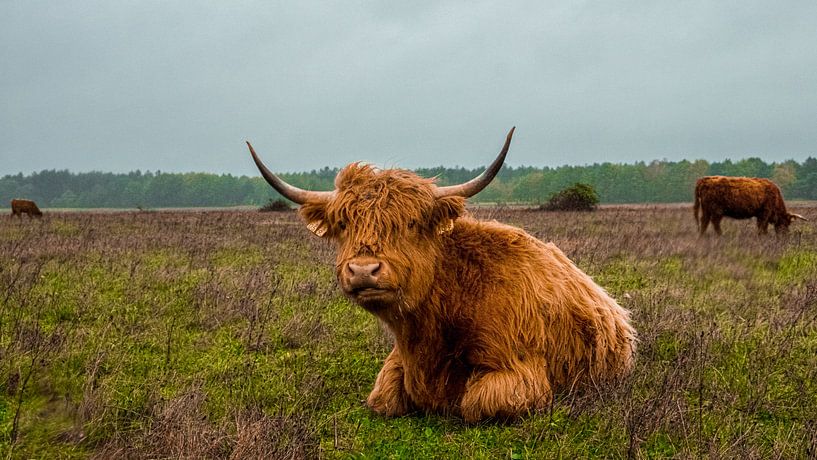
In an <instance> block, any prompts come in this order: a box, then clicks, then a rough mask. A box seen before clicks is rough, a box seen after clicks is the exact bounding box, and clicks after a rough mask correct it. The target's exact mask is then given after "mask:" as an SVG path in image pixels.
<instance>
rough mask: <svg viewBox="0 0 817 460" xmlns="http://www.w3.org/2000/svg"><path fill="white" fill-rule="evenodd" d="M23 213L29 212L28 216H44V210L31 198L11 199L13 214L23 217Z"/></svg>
mask: <svg viewBox="0 0 817 460" xmlns="http://www.w3.org/2000/svg"><path fill="white" fill-rule="evenodd" d="M23 214H28V217H32V216H33V217H42V216H43V212H42V211H40V208H38V207H37V204H36V203H35V202H33V201H31V200H20V199H14V200H11V216H12V217H14V216H17V217H19V218H20V219H22V218H23Z"/></svg>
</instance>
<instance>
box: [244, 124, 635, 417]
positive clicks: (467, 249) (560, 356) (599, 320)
mask: <svg viewBox="0 0 817 460" xmlns="http://www.w3.org/2000/svg"><path fill="white" fill-rule="evenodd" d="M512 135H513V130H511V132H510V133H508V137H507V140H506V142H505V146H504V148H503V149H502V151H501V153H500V154H499V156H498V158H497V159H496V160H495V161H494V163H493V164H491V166H490V167H488V169H487V170H486V171H485V172H483V173H482V174H481V175H480V176H479V177H477V178H475V179H472V180H471V181H469V182H466V183H464V184H460V185H452V186H445V187H443V186H436V185H435V184H434V181H433V179H423V178H420V177H418V176H417V175H416V174H414V173H412V172H410V171H406V170H402V169H387V170H379V169H376V168H374V167H372V166H369V165H364V164H361V163H352V164H350V165H348V166H346V167H345V168H344V169H343V170H341V171H340V172H339V173H338V175H337V177H336V179H335V190H334V191H327V192H315V191H306V190H302V189H299V188H296V187H294V186H291V185H289V184H287V183H285V182H284V181H283V180H281V179H280V178H279V177H277V176H276V175H275V174H273V173H272V172H270V171H269V170H268V169H267V168H266V167H265V166H264V165H263V164H262V163H261V160H259V158H258V156H257V155H256V153H255V151H254V150H253V148H252V146H250V145H249V143H247V145H248V146H249V147H250V152H251V154H252V157H253V159H254V160H255V163H256V165H257V166H258V168H259V169H260V171H261V174H262V175H263V176H264V178H265V179H266V180H267V182H269V183H270V185H272V186H273V187H274V188H275V189H276V190H277V191H278V192H280V193H281V194H282V195H283V196H285V197H287V198H289V199H290V200H292V201H294V202H296V203H299V204H301V205H302V206H301V208H300V215H301V217H302V218H303V219H304V220H305V221H306V225H307V227H308V228H309V229H310V230H311V231H312V232H314V233H315V234H316V235H318V236H321V237H323V238H328V239H330V240H333V241H334V242H336V243H337V244H338V246H339V251H338V254H337V261H336V265H335V270H336V274H337V279H338V282H339V284H340V287H341V289H342V290H343V292H344V294H345V295H346V296H348V297H349V298H350V299H351V300H353V301H354V302H356V303H358V304H359V305H360V306H362V307H363V308H364V309H366V310H367V311H369V312H371V313H372V314H374V315H375V316H377V317H378V318H379V319H380V320H381V321H382V323H383V324H385V326H386V327H387V328H388V329H389V330H390V331H391V332H392V333H393V335H394V339H395V344H394V348H393V350H392V351H391V353H390V354H389V356H388V357H387V358H386V361H385V363H384V365H383V368H382V369H381V371H380V373H379V374H378V376H377V379H376V380H375V383H374V388H373V389H372V392H371V394H369V397H368V400H367V403H368V405H369V407H371V408H372V409H373V410H374V411H376V412H378V413H380V414H384V415H387V416H398V415H403V414H406V413H408V412H410V411H413V410H417V409H419V410H423V411H426V412H433V413H443V414H455V415H460V416H462V417H463V418H464V419H465V420H466V421H468V422H476V421H479V420H482V419H485V418H489V417H501V418H505V417H515V416H518V415H520V414H524V413H526V412H527V411H529V410H535V409H538V408H542V407H544V406H546V405H548V404H549V403H550V402H551V400H552V397H553V392H555V391H567V390H571V389H576V388H582V387H585V388H586V387H587V386H589V385H594V384H597V383H600V382H604V381H608V382H609V381H613V380H617V379H619V378H620V377H622V376H624V375H625V374H627V372H628V371H629V370H630V368H631V367H632V365H633V359H634V356H633V353H634V349H635V342H636V335H635V331H634V329H633V328H632V327H631V326H630V324H629V312H628V311H627V310H625V309H624V308H622V307H620V306H619V305H618V304H617V303H616V302H615V300H613V299H612V298H611V297H610V296H609V295H608V294H607V293H606V292H605V291H604V289H602V288H601V287H599V286H598V285H596V283H594V282H593V280H592V279H590V277H589V276H587V275H586V274H584V273H583V272H582V271H581V270H579V269H578V268H577V267H576V266H575V265H574V264H573V263H572V262H571V261H570V260H569V259H568V258H567V257H566V256H565V255H564V254H563V253H562V251H560V250H559V249H558V248H557V247H556V246H554V245H553V244H551V243H543V242H541V241H539V240H537V239H536V238H534V237H532V236H531V235H529V234H527V233H525V231H524V230H522V229H519V228H516V227H511V226H508V225H503V224H500V223H498V222H495V221H492V222H482V221H478V220H475V219H473V218H471V217H470V216H469V215H468V214H467V213H466V212H465V198H467V197H470V196H473V195H474V194H476V193H478V192H479V191H480V190H482V189H483V188H485V186H487V185H488V183H490V182H491V180H492V179H493V178H494V176H495V175H496V173H497V172H498V171H499V169H500V167H501V166H502V163H503V161H504V159H505V155H506V154H507V152H508V147H509V146H510V142H511V136H512Z"/></svg>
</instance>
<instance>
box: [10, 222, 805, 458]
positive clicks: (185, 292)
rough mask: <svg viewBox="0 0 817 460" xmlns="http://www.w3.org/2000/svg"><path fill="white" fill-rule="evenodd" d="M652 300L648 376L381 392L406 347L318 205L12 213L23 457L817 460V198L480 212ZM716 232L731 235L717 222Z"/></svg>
mask: <svg viewBox="0 0 817 460" xmlns="http://www.w3.org/2000/svg"><path fill="white" fill-rule="evenodd" d="M475 212H476V213H477V214H478V215H479V216H480V217H483V218H487V219H497V220H500V221H503V222H506V223H510V224H514V225H518V226H521V227H523V228H525V229H526V230H528V231H529V232H530V233H532V234H533V235H535V236H537V237H538V238H540V239H542V240H545V241H553V242H554V243H556V244H557V245H558V246H559V247H560V248H561V249H562V250H563V251H564V252H565V253H566V254H567V255H568V256H569V257H571V258H572V259H573V260H574V261H575V262H576V263H577V265H578V266H579V267H580V268H582V269H583V270H584V271H586V272H587V273H588V274H590V275H591V276H593V278H594V279H595V280H596V281H597V282H598V283H599V284H601V285H602V286H603V287H605V288H606V289H607V290H608V291H609V292H610V293H611V294H612V295H613V296H614V297H616V298H617V299H618V300H619V302H620V303H621V304H622V305H624V306H626V307H627V308H629V309H630V310H632V312H633V322H634V324H635V327H636V328H637V330H638V332H639V335H640V343H639V354H638V358H637V364H636V367H635V370H634V372H633V374H632V375H631V377H630V378H629V379H628V380H626V381H625V382H624V383H623V384H621V385H619V386H617V387H613V388H601V389H599V391H598V392H596V393H593V394H584V395H579V396H575V395H560V396H558V397H557V398H556V401H555V403H554V404H553V405H552V407H550V408H549V409H548V410H546V411H544V412H540V413H533V414H530V415H529V416H527V417H524V418H522V419H521V420H518V421H515V422H511V423H484V424H480V425H473V426H470V425H466V424H464V423H463V422H462V421H461V420H459V419H456V418H449V417H441V416H427V415H423V414H416V415H413V416H408V417H402V418H398V419H385V418H382V417H379V416H376V415H374V414H373V413H371V412H370V411H369V410H368V409H367V408H366V407H365V406H364V405H363V404H362V401H363V400H364V399H365V397H366V395H367V394H368V392H369V390H370V389H371V385H372V383H373V381H374V378H375V375H376V373H377V371H378V370H379V367H380V364H381V362H382V360H383V358H384V357H385V356H386V354H387V353H388V351H389V349H390V340H389V338H388V337H387V336H386V334H384V332H383V331H382V330H381V328H380V326H379V325H378V323H377V322H376V320H375V319H374V318H373V317H372V316H370V315H369V314H367V313H365V312H364V311H363V310H362V309H360V308H359V307H356V306H354V305H352V304H350V303H349V302H348V301H347V300H345V299H344V298H343V296H342V295H341V294H340V291H339V290H338V289H337V287H336V286H335V281H334V274H333V269H332V265H333V261H334V249H333V247H331V246H330V245H328V244H327V243H325V242H323V241H322V240H319V239H318V238H316V237H314V236H312V235H311V234H310V233H309V232H308V231H307V230H306V229H305V228H303V226H302V225H300V224H299V222H298V220H297V217H296V215H295V213H263V214H262V213H257V212H249V211H210V212H142V213H136V212H133V213H125V212H121V213H117V212H109V213H63V214H60V213H47V214H46V216H45V217H44V218H43V219H42V220H34V221H29V220H28V219H26V218H24V219H23V220H22V221H18V220H17V219H10V218H7V217H2V218H0V452H2V455H3V456H4V457H8V458H74V457H76V458H85V457H96V458H316V457H319V458H344V457H350V456H352V457H358V456H359V457H366V458H368V457H376V458H391V457H393V458H413V459H422V458H463V457H466V458H511V459H519V458H566V459H568V458H589V457H598V458H628V457H629V458H670V457H672V458H701V457H703V458H743V459H751V458H758V459H767V458H809V457H811V458H814V457H815V456H817V224H816V223H815V221H817V208H814V207H801V208H795V209H794V210H793V212H799V213H801V214H804V215H806V217H809V218H810V219H811V221H810V222H805V223H804V222H799V221H798V222H795V224H794V225H793V227H792V232H791V234H790V235H789V236H788V237H787V238H780V237H776V236H774V235H769V236H766V237H757V236H756V235H755V231H754V224H753V222H748V221H741V222H738V221H725V222H724V231H725V235H724V237H723V238H721V239H716V238H714V237H713V236H712V235H709V236H708V237H706V238H702V239H699V238H698V237H697V236H696V233H695V223H694V221H693V219H692V213H691V209H690V208H689V207H678V206H671V207H652V206H642V207H605V208H603V209H601V210H600V211H598V212H595V213H539V212H527V211H524V210H518V209H514V210H508V209H496V208H480V209H478V210H476V211H475ZM710 231H711V229H710Z"/></svg>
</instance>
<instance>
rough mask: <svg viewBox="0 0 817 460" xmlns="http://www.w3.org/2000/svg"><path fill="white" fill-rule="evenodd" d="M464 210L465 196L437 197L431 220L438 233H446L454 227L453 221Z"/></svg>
mask: <svg viewBox="0 0 817 460" xmlns="http://www.w3.org/2000/svg"><path fill="white" fill-rule="evenodd" d="M464 212H465V198H463V197H460V196H446V197H442V198H437V206H436V207H435V209H434V216H433V221H434V222H435V223H436V226H437V228H438V230H439V233H447V232H449V231H451V229H453V228H454V221H455V220H456V219H457V218H458V217H460V216H461V215H463V213H464Z"/></svg>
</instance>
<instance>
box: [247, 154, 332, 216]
mask: <svg viewBox="0 0 817 460" xmlns="http://www.w3.org/2000/svg"><path fill="white" fill-rule="evenodd" d="M247 147H249V148H250V154H251V155H252V159H253V161H255V165H256V166H258V170H259V171H261V175H262V176H264V179H266V180H267V182H269V184H270V185H272V188H274V189H275V190H277V191H278V193H280V194H281V195H283V196H284V197H285V198H288V199H289V200H291V201H294V202H295V203H298V204H304V203H306V202H307V201H319V202H320V201H329V199H330V198H331V197H332V193H333V192H313V191H311V190H304V189H301V188H298V187H295V186H293V185H289V184H287V183H286V182H284V180H283V179H281V178H280V177H278V176H276V175H275V174H273V173H272V171H270V170H269V169H267V167H266V166H264V163H261V159H260V158H258V155H256V154H255V149H253V148H252V145H251V144H250V143H249V141H248V142H247Z"/></svg>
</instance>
